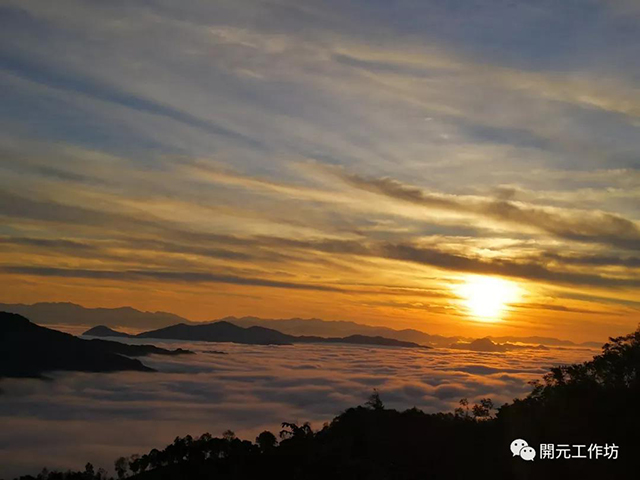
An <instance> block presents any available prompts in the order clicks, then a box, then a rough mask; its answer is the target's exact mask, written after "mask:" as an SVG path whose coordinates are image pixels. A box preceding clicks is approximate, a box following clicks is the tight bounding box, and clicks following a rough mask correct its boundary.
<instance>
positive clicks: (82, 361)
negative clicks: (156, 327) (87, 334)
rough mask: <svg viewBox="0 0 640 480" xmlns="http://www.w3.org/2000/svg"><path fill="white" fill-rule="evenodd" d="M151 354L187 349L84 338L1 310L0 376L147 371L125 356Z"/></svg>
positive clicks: (172, 353)
mask: <svg viewBox="0 0 640 480" xmlns="http://www.w3.org/2000/svg"><path fill="white" fill-rule="evenodd" d="M150 353H156V354H165V355H175V354H181V353H187V351H186V350H175V351H169V350H165V349H162V348H158V347H155V346H152V345H125V344H122V343H118V342H109V341H106V340H83V339H81V338H77V337H74V336H73V335H69V334H68V333H63V332H58V331H56V330H50V329H48V328H45V327H41V326H38V325H36V324H34V323H31V322H30V321H29V320H28V319H26V318H25V317H23V316H21V315H17V314H14V313H7V312H0V377H40V376H42V374H43V373H44V372H50V371H54V370H73V371H82V372H114V371H120V370H136V371H141V372H150V371H153V369H151V368H149V367H147V366H145V365H143V364H142V362H140V361H139V360H136V359H133V358H128V357H134V356H142V355H148V354H150Z"/></svg>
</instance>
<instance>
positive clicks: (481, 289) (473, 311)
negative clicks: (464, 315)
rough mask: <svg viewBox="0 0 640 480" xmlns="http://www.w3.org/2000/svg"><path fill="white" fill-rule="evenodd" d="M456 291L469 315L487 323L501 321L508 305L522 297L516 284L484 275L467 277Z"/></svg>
mask: <svg viewBox="0 0 640 480" xmlns="http://www.w3.org/2000/svg"><path fill="white" fill-rule="evenodd" d="M456 290H457V293H458V295H460V297H461V299H462V304H463V305H464V306H465V308H466V309H467V310H468V312H469V314H470V315H471V316H473V317H475V318H477V319H478V320H482V321H485V322H494V321H497V320H500V318H502V316H503V315H504V313H505V311H506V309H507V307H508V305H509V304H510V303H513V302H515V301H517V300H518V299H519V298H520V295H521V290H520V288H519V287H518V285H517V284H515V283H514V282H510V281H508V280H503V279H501V278H496V277H486V276H482V275H469V276H467V277H466V278H465V281H464V283H463V284H462V285H460V286H458V287H457V289H456Z"/></svg>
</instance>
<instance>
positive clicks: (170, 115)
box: [0, 0, 640, 340]
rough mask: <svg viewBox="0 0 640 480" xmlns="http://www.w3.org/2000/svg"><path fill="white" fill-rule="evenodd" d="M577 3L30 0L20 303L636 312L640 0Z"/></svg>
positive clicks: (586, 314) (12, 77)
mask: <svg viewBox="0 0 640 480" xmlns="http://www.w3.org/2000/svg"><path fill="white" fill-rule="evenodd" d="M558 3H559V2H544V1H543V2H533V3H532V2H521V3H518V2H515V3H514V4H513V5H509V6H506V5H505V4H504V2H496V1H489V0H487V1H478V2H469V4H468V5H467V6H466V7H465V8H453V7H451V5H450V3H449V2H441V1H437V0H433V1H429V2H417V3H416V2H397V3H396V2H393V7H391V5H390V3H388V2H360V3H358V2H349V4H348V5H346V4H344V2H335V4H334V2H327V4H326V5H322V7H321V6H320V4H319V3H318V2H305V1H303V2H299V1H296V2H293V1H291V2H290V1H288V0H282V1H277V2H253V1H247V2H231V1H229V2H226V1H220V2H198V1H187V2H180V3H179V5H178V4H174V5H172V6H170V5H169V4H167V3H166V2H161V1H157V2H155V1H154V2H145V3H144V4H133V5H132V4H129V3H122V4H121V3H119V2H113V3H112V4H110V5H109V6H104V5H98V4H93V3H87V2H81V1H77V2H75V1H67V0H64V1H60V2H56V3H55V5H53V4H51V3H50V2H47V1H44V0H41V1H38V0H36V1H31V2H21V1H17V0H14V1H12V0H10V1H7V2H4V6H3V7H2V10H3V12H2V18H3V20H2V22H3V25H2V27H3V28H0V38H1V44H2V48H1V49H0V91H2V92H3V94H2V95H3V106H5V108H4V109H3V110H2V112H0V122H1V124H2V130H1V133H0V152H1V155H2V156H1V157H0V158H2V160H1V161H0V219H1V220H2V222H1V223H0V281H1V282H2V285H3V288H2V289H0V301H1V302H5V303H19V302H22V303H32V302H38V301H71V302H75V303H79V304H82V305H85V306H90V307H95V306H104V307H115V306H122V305H130V306H133V307H135V308H139V309H143V310H151V311H156V310H164V311H170V312H174V313H177V314H180V315H183V316H185V317H188V318H191V319H194V320H210V319H214V318H219V317H223V316H227V315H236V316H243V315H255V316H261V317H269V318H286V317H316V318H324V319H327V320H353V321H357V322H362V323H368V324H374V325H385V326H390V327H393V328H417V329H420V330H424V331H427V332H429V333H439V334H448V335H454V334H455V335H469V336H480V335H489V334H490V335H503V334H504V335H523V336H524V335H547V336H556V337H562V338H570V339H574V340H592V339H594V340H601V339H604V338H605V337H606V336H609V335H617V334H622V333H626V332H628V331H630V330H632V329H634V328H635V326H636V325H637V324H638V322H640V253H639V251H640V208H638V207H639V205H640V162H639V160H638V159H639V158H640V90H639V87H638V85H639V79H640V64H638V62H637V58H638V57H637V56H638V54H639V52H638V49H637V45H639V44H640V26H639V25H640V22H638V20H639V19H640V9H638V8H636V7H635V6H634V5H635V3H634V2H625V1H623V0H620V1H614V2H597V1H596V2H590V3H589V4H588V5H586V4H584V3H582V2H573V1H570V2H566V3H565V2H561V3H562V5H558ZM534 4H535V5H534Z"/></svg>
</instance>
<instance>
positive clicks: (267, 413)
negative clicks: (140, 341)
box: [0, 342, 593, 478]
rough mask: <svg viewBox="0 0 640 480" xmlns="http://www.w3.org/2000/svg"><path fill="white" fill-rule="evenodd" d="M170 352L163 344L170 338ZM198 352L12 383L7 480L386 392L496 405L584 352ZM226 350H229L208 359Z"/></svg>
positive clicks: (407, 403) (2, 441)
mask: <svg viewBox="0 0 640 480" xmlns="http://www.w3.org/2000/svg"><path fill="white" fill-rule="evenodd" d="M159 345H161V344H160V343H159ZM171 346H172V347H176V346H186V347H187V348H190V349H193V350H197V351H198V354H197V355H193V356H183V357H177V358H171V359H166V358H160V357H150V358H147V359H145V360H144V362H145V363H146V364H148V365H150V366H152V367H154V368H156V369H158V370H160V372H159V373H149V374H139V373H131V372H126V373H114V374H85V373H57V374H55V375H52V377H53V381H38V380H3V381H2V382H0V387H1V388H2V390H3V393H2V394H1V396H0V423H1V424H2V425H3V428H2V430H1V431H0V465H1V467H0V477H5V478H12V475H17V474H26V473H37V472H38V471H39V470H40V468H42V467H43V466H47V467H48V468H76V469H82V468H83V467H84V464H85V463H86V462H87V461H91V462H92V463H93V464H94V465H96V467H98V466H100V467H104V468H109V469H111V468H112V465H113V461H114V460H115V459H116V458H117V457H118V456H121V455H130V454H133V453H145V452H146V451H148V450H149V449H151V448H153V447H163V446H165V445H166V444H168V443H170V442H171V441H173V438H175V436H177V435H181V436H184V435H186V434H191V435H199V434H201V433H204V432H205V431H208V432H210V433H212V434H214V435H220V434H221V433H222V432H223V431H224V430H226V429H229V428H230V429H232V430H234V431H235V432H236V433H237V434H238V435H239V436H241V437H246V438H249V439H253V438H254V437H255V435H256V434H257V433H259V432H261V431H262V430H263V429H270V430H272V431H273V432H275V433H277V432H278V431H279V429H280V423H281V422H283V421H294V422H305V421H310V422H311V423H312V425H313V427H314V428H321V426H322V424H323V423H324V422H326V421H330V420H331V419H332V418H333V417H334V416H335V415H336V414H338V413H339V412H340V411H342V410H344V409H345V408H348V407H351V406H355V405H358V404H362V403H363V402H364V401H365V400H366V398H367V397H368V395H369V394H370V393H371V391H372V389H373V388H377V389H378V390H379V391H380V393H381V396H382V399H383V401H384V402H385V403H386V404H387V406H389V407H393V408H401V409H404V408H410V407H413V406H416V407H418V408H421V409H424V410H425V411H429V412H436V411H452V410H453V408H455V406H456V405H457V402H458V400H459V399H461V398H463V397H467V398H469V400H470V401H475V400H477V399H479V398H481V397H491V398H492V399H493V400H494V403H495V404H496V405H501V404H502V403H504V402H508V401H510V400H512V399H513V398H514V397H518V396H523V395H525V394H526V393H527V392H528V391H529V390H530V387H529V385H527V383H526V382H528V381H530V380H534V379H539V378H541V375H542V374H543V373H544V372H545V369H546V368H547V367H549V366H551V365H553V364H557V363H567V362H573V361H577V360H586V359H588V358H590V357H591V356H592V355H593V351H592V350H585V349H551V350H548V351H513V352H507V353H474V352H463V351H456V350H448V349H440V350H428V351H422V350H413V349H396V348H370V347H354V346H325V345H323V346H319V345H295V346H277V347H276V346H273V347H260V346H247V345H233V344H181V343H177V342H172V343H171ZM211 350H223V351H226V352H228V355H217V354H213V353H206V352H207V351H211Z"/></svg>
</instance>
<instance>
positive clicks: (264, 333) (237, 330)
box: [83, 320, 431, 348]
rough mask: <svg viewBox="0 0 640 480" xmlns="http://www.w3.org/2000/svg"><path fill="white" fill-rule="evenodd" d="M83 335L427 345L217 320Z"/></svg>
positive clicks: (103, 329)
mask: <svg viewBox="0 0 640 480" xmlns="http://www.w3.org/2000/svg"><path fill="white" fill-rule="evenodd" d="M83 336H97V337H101V336H111V337H127V338H155V339H165V340H185V341H205V342H232V343H240V344H250V345H292V344H294V343H346V344H355V345H375V346H388V347H407V348H431V347H427V346H424V345H420V344H417V343H414V342H405V341H401V340H395V339H392V338H386V337H381V336H375V337H369V336H366V335H350V336H347V337H319V336H294V335H288V334H285V333H282V332H280V331H278V330H274V329H270V328H265V327H261V326H251V327H246V328H245V327H241V326H238V325H235V324H233V323H230V322H227V321H224V320H220V321H218V322H212V323H205V324H202V325H187V324H184V323H179V324H176V325H172V326H169V327H164V328H160V329H157V330H151V331H149V332H142V333H139V334H137V335H130V334H126V333H122V332H118V331H116V330H113V329H111V328H108V327H106V326H103V325H100V326H97V327H93V328H91V329H89V330H87V331H86V332H85V333H84V334H83Z"/></svg>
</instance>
